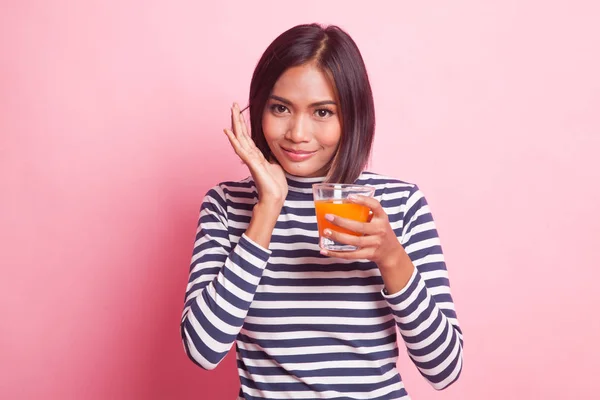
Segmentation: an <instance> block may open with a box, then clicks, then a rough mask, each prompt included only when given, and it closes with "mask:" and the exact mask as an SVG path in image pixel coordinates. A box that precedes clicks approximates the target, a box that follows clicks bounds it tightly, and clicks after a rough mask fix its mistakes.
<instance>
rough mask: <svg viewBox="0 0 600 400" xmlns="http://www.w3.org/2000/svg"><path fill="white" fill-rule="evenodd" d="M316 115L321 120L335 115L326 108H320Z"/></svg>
mask: <svg viewBox="0 0 600 400" xmlns="http://www.w3.org/2000/svg"><path fill="white" fill-rule="evenodd" d="M315 114H316V115H317V117H319V118H327V117H330V116H332V115H333V111H331V110H328V109H326V108H320V109H318V110H317V111H315Z"/></svg>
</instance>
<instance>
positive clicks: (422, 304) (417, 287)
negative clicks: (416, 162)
mask: <svg viewBox="0 0 600 400" xmlns="http://www.w3.org/2000/svg"><path fill="white" fill-rule="evenodd" d="M402 208H403V209H404V213H403V218H402V219H403V224H402V228H399V229H398V230H397V232H396V233H397V236H398V237H399V240H400V242H401V244H402V245H403V246H404V249H405V250H406V252H407V254H408V255H409V257H410V258H411V260H412V262H413V265H414V266H415V270H414V272H413V275H412V276H411V278H410V280H409V282H408V283H407V285H406V286H405V287H404V288H403V289H402V290H401V291H400V292H398V293H394V294H391V295H386V294H384V297H385V298H386V300H387V302H388V304H389V306H390V308H391V310H392V313H393V314H394V318H395V320H396V323H397V326H398V328H399V331H400V334H401V335H402V338H403V339H404V342H405V344H406V347H407V350H408V354H409V356H410V358H411V359H412V361H413V362H414V364H415V365H416V367H417V368H418V369H419V371H420V372H421V374H422V375H423V376H424V377H425V378H426V379H427V380H428V381H429V382H430V383H431V385H432V386H433V387H434V388H435V389H438V390H441V389H444V388H445V387H447V386H449V385H450V384H451V383H453V382H454V381H456V379H458V377H459V375H460V372H461V370H462V361H463V360H462V354H463V352H462V346H463V338H462V332H461V329H460V327H459V324H458V320H457V316H456V312H455V308H454V302H453V300H452V295H451V293H450V281H449V279H448V271H447V269H446V264H445V260H444V255H443V253H442V247H441V244H440V239H439V237H438V233H437V230H436V226H435V223H434V220H433V216H432V214H431V212H430V209H429V206H428V204H427V201H426V200H425V197H424V196H423V194H422V192H421V191H420V190H419V189H418V188H417V187H416V186H415V187H414V188H413V189H412V190H411V192H410V195H409V196H408V198H407V200H406V203H405V204H404V205H403V207H402Z"/></svg>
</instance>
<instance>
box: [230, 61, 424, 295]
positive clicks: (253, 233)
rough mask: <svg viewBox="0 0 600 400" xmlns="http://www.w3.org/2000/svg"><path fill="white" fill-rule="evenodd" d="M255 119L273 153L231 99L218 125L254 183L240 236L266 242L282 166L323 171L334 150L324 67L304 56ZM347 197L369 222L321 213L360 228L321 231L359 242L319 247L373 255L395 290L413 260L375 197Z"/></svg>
mask: <svg viewBox="0 0 600 400" xmlns="http://www.w3.org/2000/svg"><path fill="white" fill-rule="evenodd" d="M262 127H263V132H264V135H265V139H266V140H267V143H268V145H269V148H270V149H271V152H272V153H273V155H274V157H275V158H276V160H267V159H265V157H264V155H263V154H262V153H261V151H260V150H258V148H257V147H256V145H255V144H254V142H253V141H252V139H251V137H250V135H249V133H248V130H247V127H246V122H245V121H244V117H243V116H242V114H241V113H240V108H239V106H238V105H237V104H234V105H233V107H232V108H231V129H224V132H225V134H226V135H227V138H228V139H229V142H230V143H231V146H232V148H233V149H234V151H235V152H236V154H237V155H238V156H239V157H240V159H241V160H242V161H243V162H244V163H245V164H246V166H247V167H248V169H249V171H250V173H251V174H252V177H253V178H254V182H255V184H256V187H257V190H258V203H257V204H256V205H255V207H254V210H253V213H252V218H251V220H250V225H249V226H248V229H247V231H246V236H247V237H248V238H250V239H251V240H253V241H255V242H256V243H258V244H259V245H261V246H262V247H264V248H268V247H269V244H270V242H271V235H272V232H273V229H274V228H275V223H276V222H277V217H278V216H279V214H280V212H281V208H282V207H283V203H284V201H285V198H286V196H287V191H288V187H287V181H286V178H285V172H287V173H289V174H291V175H295V176H300V177H320V176H325V175H326V174H327V165H328V163H329V162H330V161H331V159H332V158H333V157H334V156H335V154H336V151H337V148H338V145H339V142H340V137H341V135H342V127H341V122H340V110H339V105H338V104H337V99H336V96H335V89H334V87H333V86H332V85H331V82H330V80H329V79H327V75H326V74H325V73H324V72H323V71H322V70H320V69H319V68H317V67H316V66H315V65H314V64H310V63H309V64H304V65H301V66H297V67H293V68H289V69H288V70H286V71H285V72H284V73H283V74H282V75H281V76H280V77H279V79H278V80H277V82H276V83H275V85H274V87H273V90H272V93H271V97H270V98H269V101H268V102H267V104H266V106H265V110H264V112H263V117H262ZM290 150H291V151H292V152H294V151H295V152H302V153H310V154H311V155H310V157H308V158H306V159H304V160H301V161H298V160H294V159H293V155H292V156H290V155H289V151H290ZM286 151H288V153H286ZM274 161H277V162H274ZM284 171H285V172H284ZM350 201H353V202H356V203H357V204H363V205H366V206H367V207H369V208H370V209H371V211H372V218H371V219H370V221H369V222H365V223H360V222H356V221H352V220H349V219H345V218H341V217H337V216H334V215H327V216H326V218H328V219H329V220H330V221H331V222H332V223H333V224H334V225H337V226H339V227H342V228H347V229H350V230H352V231H355V232H358V233H362V234H363V235H362V236H358V237H357V236H352V235H347V234H344V233H341V232H338V231H331V230H326V232H325V235H327V236H328V237H330V238H332V239H333V240H335V241H336V242H340V243H345V244H350V245H355V246H358V247H359V249H358V250H356V251H350V252H332V251H326V250H322V251H321V254H323V255H326V256H330V257H337V258H342V259H348V260H365V259H366V260H370V261H373V262H375V263H376V264H377V266H378V267H379V270H380V272H381V276H382V278H383V281H384V284H385V287H386V289H387V291H388V292H389V293H395V292H398V291H400V290H401V289H402V288H404V287H405V286H406V283H407V282H408V280H409V279H410V277H411V275H412V273H413V271H414V266H413V264H412V262H411V260H410V258H409V256H408V255H407V254H406V252H405V250H404V248H403V247H402V245H401V244H400V242H399V241H398V238H397V237H396V234H395V233H394V231H393V230H392V227H391V226H390V223H389V220H388V216H387V214H386V213H385V211H384V210H383V208H382V207H381V204H380V203H379V201H377V200H376V199H374V198H369V197H365V196H357V197H354V198H352V199H351V200H350Z"/></svg>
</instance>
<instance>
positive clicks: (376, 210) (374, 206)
mask: <svg viewBox="0 0 600 400" xmlns="http://www.w3.org/2000/svg"><path fill="white" fill-rule="evenodd" d="M348 201H350V202H351V203H354V204H361V205H363V206H366V207H369V208H370V209H371V211H372V212H373V216H374V217H382V216H384V215H385V216H387V214H386V213H385V210H384V209H383V207H382V206H381V203H380V202H379V201H378V200H377V199H376V198H374V197H370V196H362V195H350V196H348Z"/></svg>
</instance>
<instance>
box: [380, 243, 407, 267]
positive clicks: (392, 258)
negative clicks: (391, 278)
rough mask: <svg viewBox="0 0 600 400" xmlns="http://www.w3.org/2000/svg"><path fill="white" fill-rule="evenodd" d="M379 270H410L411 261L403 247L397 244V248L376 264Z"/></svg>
mask: <svg viewBox="0 0 600 400" xmlns="http://www.w3.org/2000/svg"><path fill="white" fill-rule="evenodd" d="M377 266H378V267H379V269H380V270H398V269H412V266H413V265H412V261H411V259H410V257H409V256H408V254H406V251H404V247H402V245H401V244H400V243H398V247H397V248H395V249H394V251H391V252H389V253H388V255H387V257H385V258H384V259H382V260H381V261H380V262H378V263H377Z"/></svg>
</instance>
